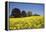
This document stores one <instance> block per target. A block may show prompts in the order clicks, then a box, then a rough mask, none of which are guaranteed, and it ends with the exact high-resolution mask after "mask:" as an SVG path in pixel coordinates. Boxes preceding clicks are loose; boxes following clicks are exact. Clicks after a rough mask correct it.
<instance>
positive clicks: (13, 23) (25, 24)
mask: <svg viewBox="0 0 46 32" xmlns="http://www.w3.org/2000/svg"><path fill="white" fill-rule="evenodd" d="M9 21H10V24H9V26H10V27H9V29H10V30H14V29H15V30H18V29H40V28H44V18H43V16H30V17H22V18H10V19H9Z"/></svg>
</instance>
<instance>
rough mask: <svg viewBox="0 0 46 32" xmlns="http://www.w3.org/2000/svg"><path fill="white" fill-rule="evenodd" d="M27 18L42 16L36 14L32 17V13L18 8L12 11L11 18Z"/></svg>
mask: <svg viewBox="0 0 46 32" xmlns="http://www.w3.org/2000/svg"><path fill="white" fill-rule="evenodd" d="M27 16H40V15H39V14H34V15H32V12H31V11H28V13H26V11H24V10H23V11H22V12H21V11H20V9H18V8H14V9H12V12H11V15H10V17H11V18H13V17H14V18H19V17H27Z"/></svg>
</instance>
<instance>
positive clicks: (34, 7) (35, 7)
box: [9, 2, 44, 15]
mask: <svg viewBox="0 0 46 32" xmlns="http://www.w3.org/2000/svg"><path fill="white" fill-rule="evenodd" d="M14 8H19V9H20V10H21V11H23V10H25V11H26V12H28V11H31V12H32V14H35V13H37V14H39V15H43V12H44V4H31V3H30V4H23V3H15V2H14V3H13V2H11V3H9V15H10V14H11V12H12V9H14Z"/></svg>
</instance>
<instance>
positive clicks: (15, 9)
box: [11, 8, 21, 18]
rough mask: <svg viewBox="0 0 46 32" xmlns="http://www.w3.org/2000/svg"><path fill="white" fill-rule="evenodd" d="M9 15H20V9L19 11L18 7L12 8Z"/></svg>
mask: <svg viewBox="0 0 46 32" xmlns="http://www.w3.org/2000/svg"><path fill="white" fill-rule="evenodd" d="M11 15H12V16H14V17H15V18H16V17H21V11H20V9H18V8H14V9H12V13H11Z"/></svg>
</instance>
